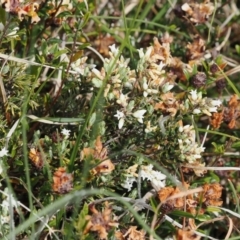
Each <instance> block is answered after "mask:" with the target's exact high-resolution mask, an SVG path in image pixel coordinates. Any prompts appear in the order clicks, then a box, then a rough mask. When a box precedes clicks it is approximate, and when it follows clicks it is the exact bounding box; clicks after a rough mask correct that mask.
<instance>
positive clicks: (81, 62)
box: [71, 57, 87, 75]
mask: <svg viewBox="0 0 240 240" xmlns="http://www.w3.org/2000/svg"><path fill="white" fill-rule="evenodd" d="M86 60H87V57H83V58H79V59H78V60H77V61H75V62H72V63H71V68H72V69H73V70H74V71H76V72H77V73H79V74H81V75H84V73H85V69H86V68H87V64H86Z"/></svg>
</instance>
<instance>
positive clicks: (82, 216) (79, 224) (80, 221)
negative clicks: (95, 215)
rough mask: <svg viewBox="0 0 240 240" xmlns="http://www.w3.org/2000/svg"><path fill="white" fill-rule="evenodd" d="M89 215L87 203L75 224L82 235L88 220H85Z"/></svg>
mask: <svg viewBox="0 0 240 240" xmlns="http://www.w3.org/2000/svg"><path fill="white" fill-rule="evenodd" d="M87 215H88V204H87V203H85V204H84V206H83V208H82V211H81V212H80V214H79V215H78V220H77V222H76V223H75V224H74V226H75V228H76V230H77V232H78V234H79V235H82V232H83V230H84V228H85V226H86V224H87V221H86V220H85V219H86V216H87Z"/></svg>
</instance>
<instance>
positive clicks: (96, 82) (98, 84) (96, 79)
mask: <svg viewBox="0 0 240 240" xmlns="http://www.w3.org/2000/svg"><path fill="white" fill-rule="evenodd" d="M92 83H93V85H94V86H95V87H96V88H100V87H101V86H102V80H100V79H98V78H93V79H92Z"/></svg>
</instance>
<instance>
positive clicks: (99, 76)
mask: <svg viewBox="0 0 240 240" xmlns="http://www.w3.org/2000/svg"><path fill="white" fill-rule="evenodd" d="M92 72H93V73H94V74H95V76H96V77H97V78H99V79H101V80H103V79H104V76H102V73H101V72H100V71H99V70H97V69H96V68H93V69H92Z"/></svg>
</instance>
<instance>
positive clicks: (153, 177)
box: [121, 164, 166, 191]
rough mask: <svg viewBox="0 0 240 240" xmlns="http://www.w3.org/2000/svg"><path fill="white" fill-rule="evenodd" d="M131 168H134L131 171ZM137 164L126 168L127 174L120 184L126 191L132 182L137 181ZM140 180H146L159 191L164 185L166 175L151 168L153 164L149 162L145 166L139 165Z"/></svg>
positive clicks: (129, 188)
mask: <svg viewBox="0 0 240 240" xmlns="http://www.w3.org/2000/svg"><path fill="white" fill-rule="evenodd" d="M132 169H134V170H133V171H132ZM136 170H137V165H134V166H132V167H130V168H129V169H128V170H127V173H128V174H127V175H126V179H125V181H124V183H122V184H121V186H122V187H123V188H126V189H127V190H128V191H130V190H131V189H132V185H133V183H134V182H137V178H138V174H137V173H136ZM139 174H140V176H141V178H142V180H148V181H150V182H151V184H152V186H153V188H154V189H155V190H156V191H159V190H160V189H161V188H164V187H165V180H166V175H164V174H162V173H161V172H159V171H155V170H153V165H152V164H149V165H147V166H141V167H140V172H139Z"/></svg>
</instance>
